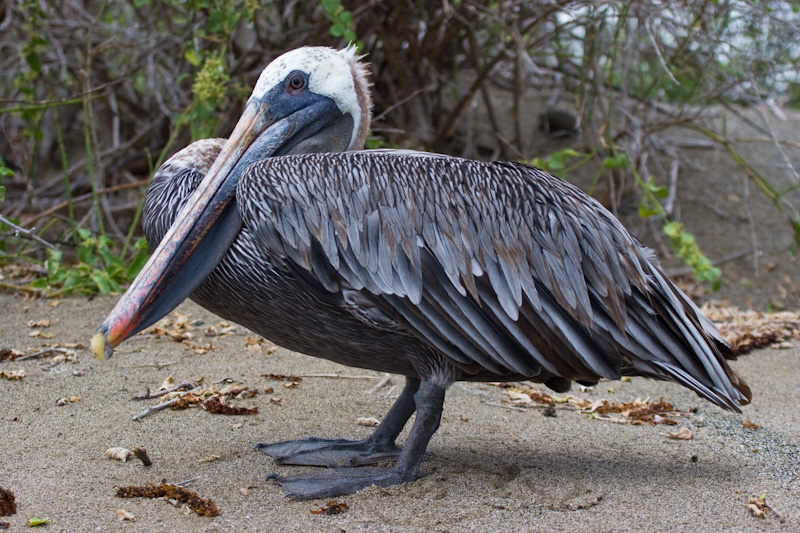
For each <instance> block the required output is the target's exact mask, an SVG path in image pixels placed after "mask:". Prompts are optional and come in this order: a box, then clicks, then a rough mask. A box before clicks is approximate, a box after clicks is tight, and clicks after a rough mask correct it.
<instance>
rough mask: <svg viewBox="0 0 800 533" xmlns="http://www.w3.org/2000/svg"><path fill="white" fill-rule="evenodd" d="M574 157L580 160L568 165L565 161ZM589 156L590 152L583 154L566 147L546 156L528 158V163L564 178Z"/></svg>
mask: <svg viewBox="0 0 800 533" xmlns="http://www.w3.org/2000/svg"><path fill="white" fill-rule="evenodd" d="M576 157H579V158H580V160H579V161H577V162H574V163H573V164H572V165H571V166H569V167H568V166H567V162H568V161H569V160H570V159H574V158H576ZM590 158H591V154H583V153H580V152H576V151H575V150H573V149H572V148H567V149H566V150H560V151H558V152H553V153H552V154H550V155H549V156H547V157H534V158H533V159H531V160H530V164H531V165H533V166H535V167H539V168H541V169H542V170H546V171H547V172H550V173H552V174H554V175H556V176H558V177H559V178H562V179H564V177H565V176H566V175H567V174H569V173H570V172H572V171H573V170H575V169H576V168H578V167H579V166H581V165H583V164H584V163H586V162H587V161H588V160H589V159H590Z"/></svg>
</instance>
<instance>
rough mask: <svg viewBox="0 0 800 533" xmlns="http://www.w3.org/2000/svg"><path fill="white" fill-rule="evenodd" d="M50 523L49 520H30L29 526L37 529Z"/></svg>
mask: <svg viewBox="0 0 800 533" xmlns="http://www.w3.org/2000/svg"><path fill="white" fill-rule="evenodd" d="M49 521H50V519H49V518H28V526H29V527H36V526H43V525H45V524H46V523H48V522H49Z"/></svg>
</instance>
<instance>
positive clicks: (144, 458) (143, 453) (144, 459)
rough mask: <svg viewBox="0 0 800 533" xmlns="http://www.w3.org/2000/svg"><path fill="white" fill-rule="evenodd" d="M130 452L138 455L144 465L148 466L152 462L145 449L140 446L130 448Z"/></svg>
mask: <svg viewBox="0 0 800 533" xmlns="http://www.w3.org/2000/svg"><path fill="white" fill-rule="evenodd" d="M131 453H133V455H135V456H136V457H138V458H139V460H140V461H141V462H142V464H143V465H144V466H150V465H152V464H153V461H151V460H150V457H148V455H147V450H145V449H144V448H142V447H141V446H138V447H136V448H134V449H132V450H131Z"/></svg>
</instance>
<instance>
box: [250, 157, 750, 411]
mask: <svg viewBox="0 0 800 533" xmlns="http://www.w3.org/2000/svg"><path fill="white" fill-rule="evenodd" d="M237 201H238V203H239V205H240V209H241V211H242V218H243V220H244V221H245V225H246V226H248V227H249V228H250V230H251V231H252V232H253V234H254V235H255V236H256V239H257V241H258V242H259V244H260V245H261V246H263V249H264V253H266V254H268V255H269V256H270V258H271V259H272V260H273V261H274V262H276V263H277V264H279V265H281V266H282V267H283V268H286V269H288V270H291V271H293V272H294V273H295V274H296V275H297V276H298V278H300V279H303V280H305V281H306V282H308V283H309V284H311V285H313V286H315V287H317V288H318V289H319V290H320V291H325V292H327V293H329V294H335V295H341V302H342V304H343V305H345V306H349V307H351V308H353V309H356V308H357V309H358V314H359V316H361V317H362V318H363V317H364V316H367V317H368V322H370V323H372V324H373V325H376V327H381V325H382V324H383V325H386V324H390V323H392V324H396V325H397V327H403V328H406V329H407V330H409V331H410V332H413V333H414V334H415V335H417V336H419V337H420V338H421V339H423V340H424V341H425V342H427V343H428V344H429V345H431V346H433V347H434V348H436V349H437V350H439V351H440V352H441V353H443V354H445V355H446V356H447V357H449V358H450V360H451V361H452V362H453V363H454V364H455V365H457V366H459V367H461V368H462V369H465V370H466V371H468V372H469V371H472V372H474V371H476V368H482V369H485V370H488V371H489V372H492V373H494V374H496V375H498V376H503V375H523V376H528V377H531V378H539V379H541V380H542V381H545V382H548V384H550V383H553V384H555V385H558V384H559V383H560V382H561V381H564V380H580V381H597V380H598V379H600V378H612V379H613V378H618V377H620V375H622V374H628V375H644V376H651V377H655V378H660V379H669V380H672V381H678V382H680V383H682V384H684V385H686V386H688V387H690V388H692V389H693V390H695V391H696V392H698V394H700V395H702V396H704V397H706V398H708V399H710V400H711V401H713V402H715V403H717V404H719V405H722V406H724V407H728V408H733V409H737V405H738V404H739V403H742V402H745V401H746V399H747V398H749V390H747V386H746V385H745V384H744V382H743V381H739V380H738V378H737V377H736V375H735V374H733V372H732V371H730V369H729V368H728V367H727V365H726V364H725V362H724V357H723V355H722V353H723V352H724V353H725V354H726V355H729V354H730V352H729V351H727V346H726V345H725V344H724V341H722V339H721V338H720V337H719V334H718V332H717V331H716V329H715V328H714V326H713V325H712V324H711V323H710V322H709V321H708V320H706V319H705V318H704V317H702V315H701V314H700V312H699V311H698V310H697V308H696V307H695V306H694V305H693V304H692V303H691V302H690V301H689V300H688V298H686V296H685V295H683V293H681V292H680V291H679V290H677V289H676V288H675V287H674V286H673V285H672V284H671V283H670V282H669V281H668V280H666V278H665V277H664V275H663V273H662V272H661V270H660V269H659V267H658V266H657V264H656V261H655V258H654V257H653V255H652V253H651V252H650V251H649V250H647V249H646V248H645V247H643V246H642V245H641V244H639V243H638V242H637V241H636V240H635V239H634V238H633V237H632V236H630V234H628V232H627V231H625V229H624V228H623V227H622V226H621V224H620V223H619V222H618V221H617V220H616V219H615V218H614V217H613V216H612V215H611V214H610V213H608V212H607V211H606V210H605V209H604V208H603V207H602V206H600V205H599V204H598V203H597V202H595V201H594V200H593V199H591V198H590V197H588V196H587V195H585V194H584V193H582V192H581V191H580V190H578V189H577V188H575V187H573V186H571V185H569V184H568V183H566V182H564V181H562V180H559V179H557V178H554V177H552V176H550V175H548V174H546V173H544V172H542V171H541V170H539V169H536V168H533V167H530V166H526V165H522V164H515V163H484V162H478V161H468V160H463V159H457V158H452V157H447V156H439V155H433V154H425V153H421V152H402V151H370V152H347V153H341V154H321V155H307V156H290V157H281V158H271V159H267V160H264V161H261V162H259V163H256V164H254V165H252V166H251V167H249V168H248V170H247V171H246V172H245V173H244V175H243V176H242V178H241V181H240V184H239V189H238V191H237ZM369 317H372V318H371V319H370V318H369ZM721 350H722V352H721ZM559 380H560V381H559Z"/></svg>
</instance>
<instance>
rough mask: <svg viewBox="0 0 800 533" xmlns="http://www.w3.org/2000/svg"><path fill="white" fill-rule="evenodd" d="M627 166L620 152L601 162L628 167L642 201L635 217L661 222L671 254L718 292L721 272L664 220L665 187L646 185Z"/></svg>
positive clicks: (691, 239) (690, 238) (676, 227)
mask: <svg viewBox="0 0 800 533" xmlns="http://www.w3.org/2000/svg"><path fill="white" fill-rule="evenodd" d="M629 163H630V158H629V157H628V155H627V154H626V153H625V152H621V151H615V152H614V154H613V155H612V156H611V157H607V158H605V159H604V160H603V166H604V167H606V168H619V167H622V166H628V169H629V170H630V171H631V174H633V176H634V178H635V179H636V184H637V185H638V186H639V190H640V191H641V192H642V201H641V202H640V203H639V216H641V217H642V218H649V217H652V216H660V217H661V219H662V220H663V222H664V223H663V225H662V227H661V230H662V231H663V232H664V234H665V235H666V236H667V237H669V238H670V240H671V241H672V251H673V252H674V253H675V255H677V256H678V257H679V258H680V260H681V261H683V262H684V263H685V264H686V265H687V266H689V267H691V269H692V273H693V274H694V277H695V279H697V281H699V282H701V283H711V288H712V289H713V290H715V291H716V290H718V289H719V287H720V281H719V279H720V277H721V276H722V271H721V270H720V269H719V268H717V267H715V266H714V265H713V264H712V263H711V260H710V259H709V258H708V257H706V256H705V255H703V252H701V251H700V248H699V247H698V246H697V240H696V239H695V238H694V235H692V234H691V233H689V232H688V231H686V230H685V229H684V228H683V224H682V223H680V222H671V221H670V220H669V218H668V217H667V212H666V211H665V210H664V207H663V206H662V205H661V202H660V200H662V199H664V198H666V197H667V192H668V191H667V189H666V187H662V186H660V185H656V183H655V181H654V179H653V177H652V176H650V177H649V178H647V181H645V180H643V179H642V178H641V176H639V173H638V172H636V170H635V169H634V168H633V166H632V165H630V164H629Z"/></svg>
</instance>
